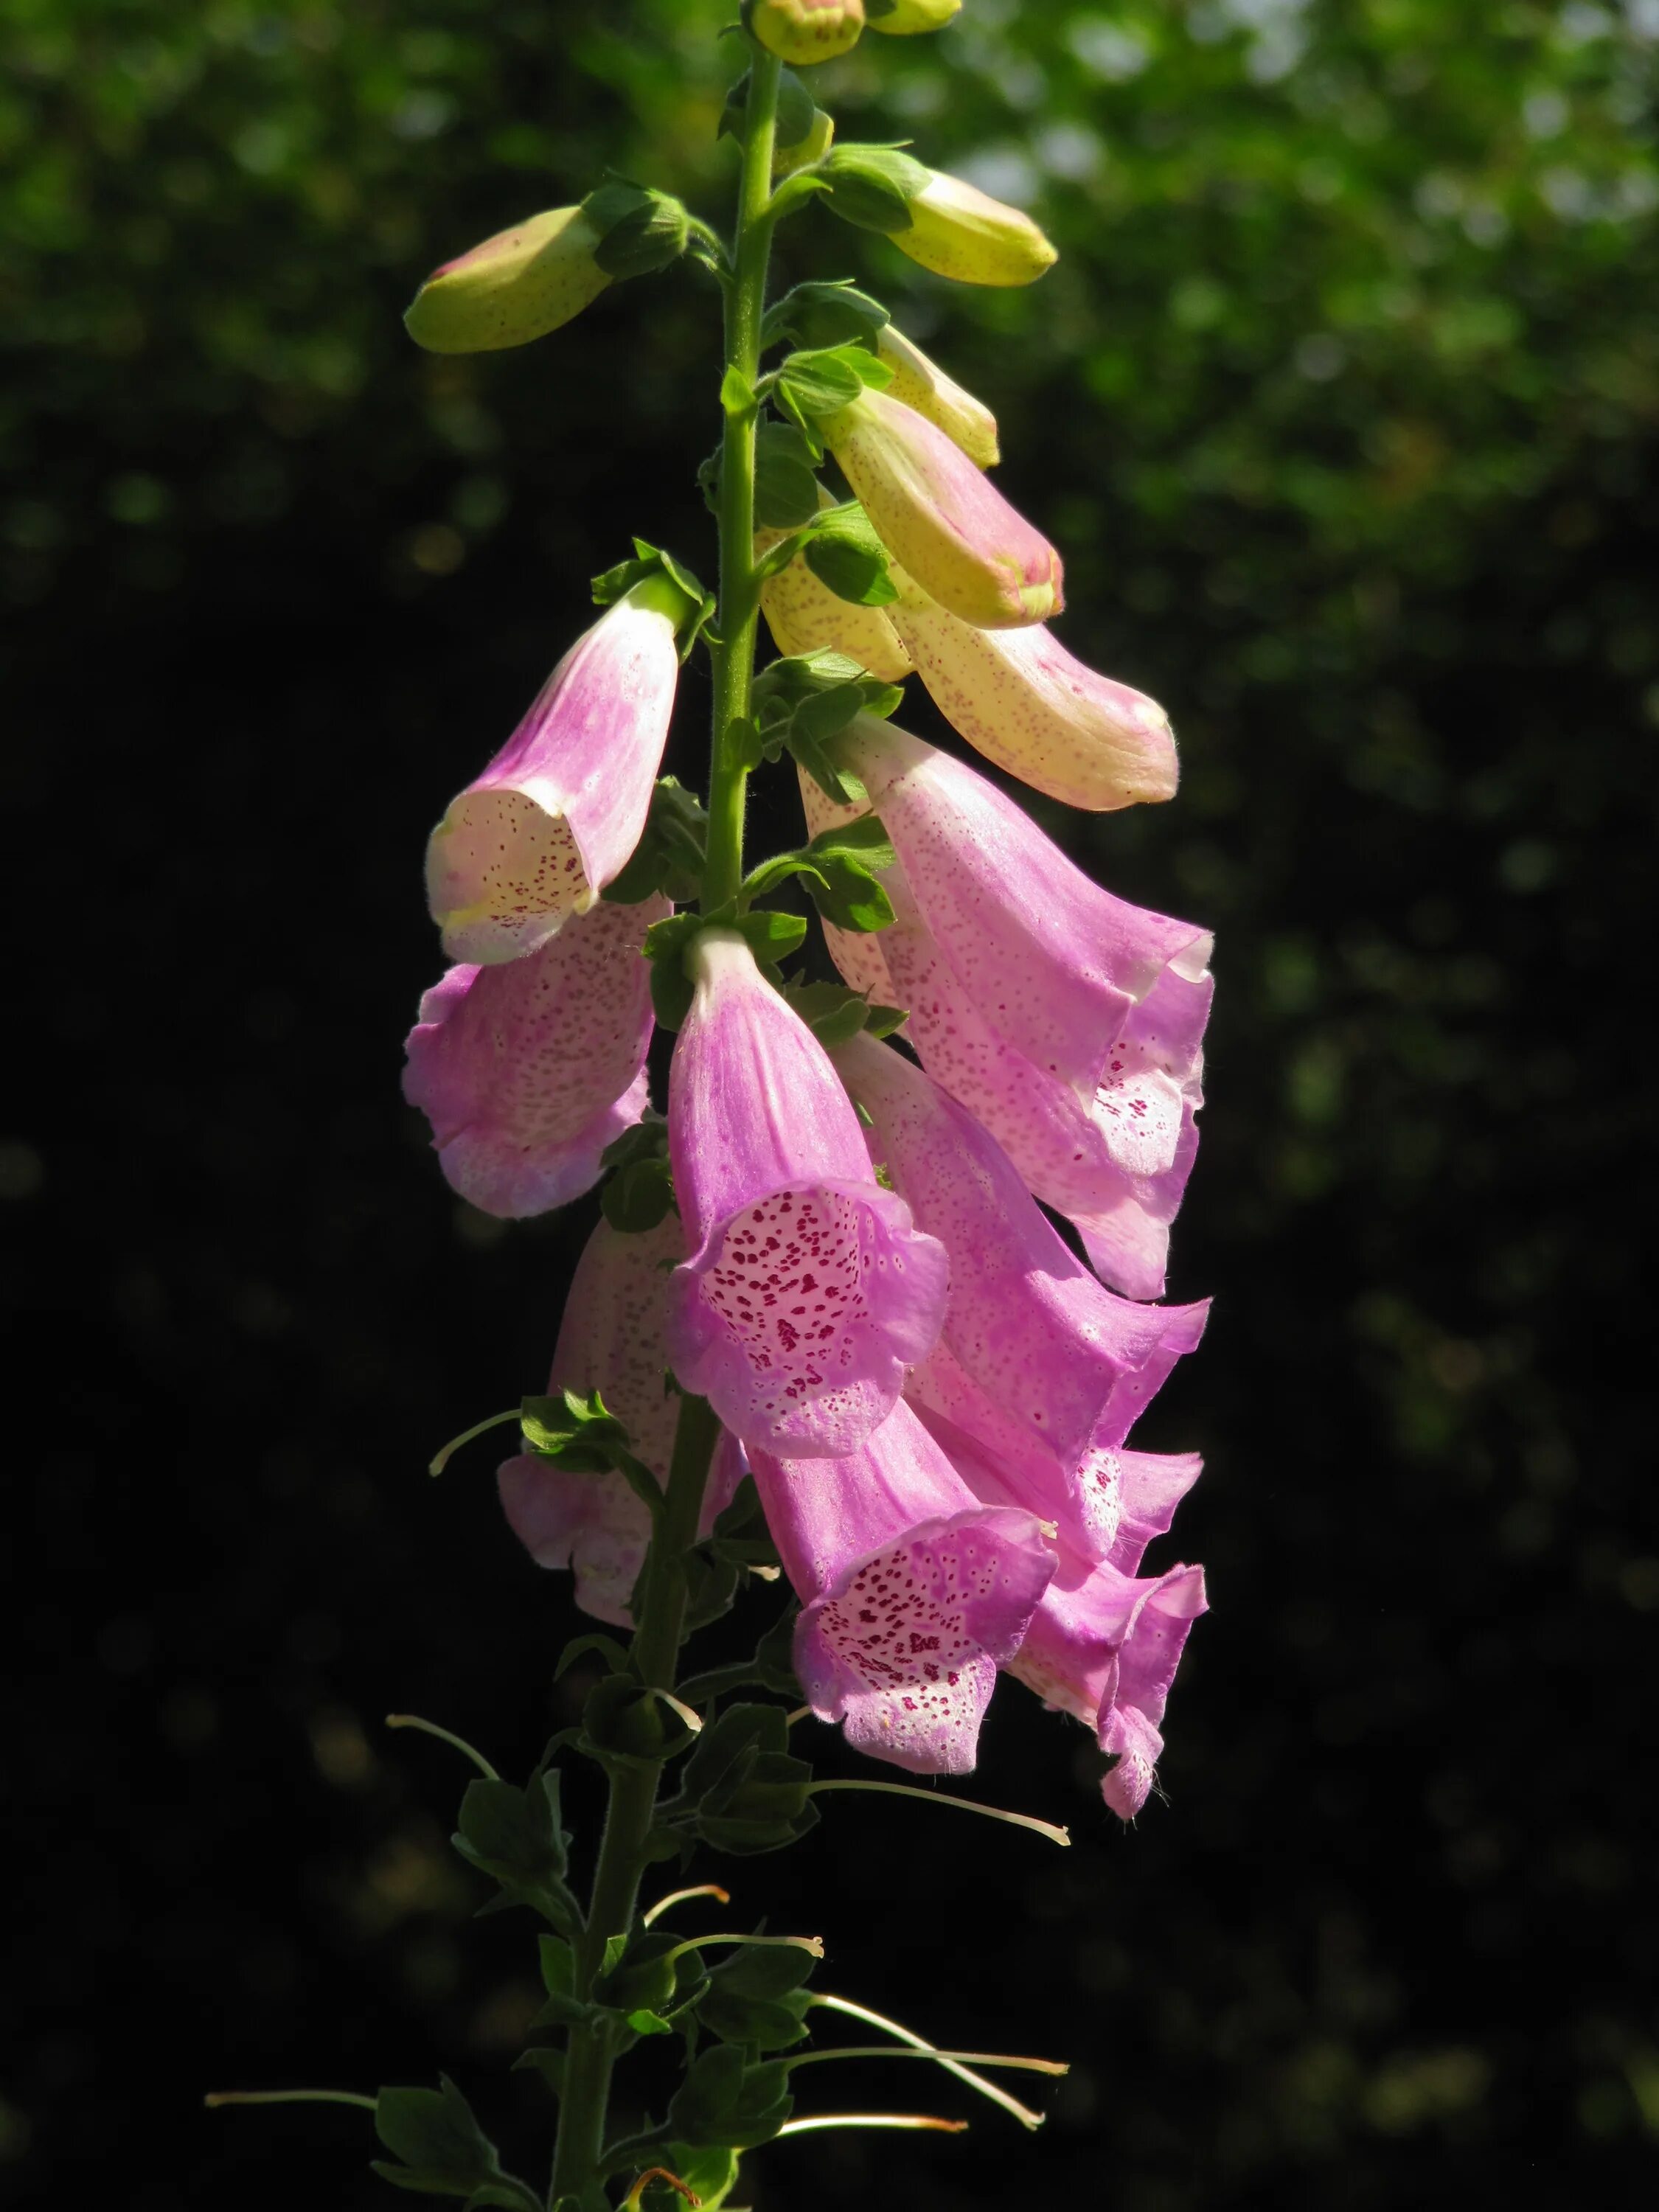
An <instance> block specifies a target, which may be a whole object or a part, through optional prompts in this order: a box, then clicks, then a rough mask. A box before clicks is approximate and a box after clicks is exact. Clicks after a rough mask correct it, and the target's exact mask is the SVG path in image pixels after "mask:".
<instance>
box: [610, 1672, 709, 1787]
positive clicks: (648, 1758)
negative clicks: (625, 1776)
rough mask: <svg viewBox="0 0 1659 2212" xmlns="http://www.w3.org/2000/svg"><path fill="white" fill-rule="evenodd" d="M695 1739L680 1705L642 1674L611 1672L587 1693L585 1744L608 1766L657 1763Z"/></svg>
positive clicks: (676, 1752) (680, 1750)
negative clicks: (646, 1681)
mask: <svg viewBox="0 0 1659 2212" xmlns="http://www.w3.org/2000/svg"><path fill="white" fill-rule="evenodd" d="M693 1741H695V1738H694V1736H693V1734H692V1731H691V1730H690V1729H689V1728H687V1726H686V1725H685V1723H684V1721H683V1720H682V1719H681V1718H680V1717H679V1715H678V1713H677V1712H676V1711H674V1708H673V1707H672V1706H671V1705H665V1703H664V1702H663V1700H662V1699H661V1698H659V1696H658V1694H657V1692H655V1691H654V1690H653V1689H648V1688H647V1686H645V1685H644V1684H643V1683H642V1682H641V1681H640V1680H638V1679H637V1678H636V1677H634V1676H631V1675H628V1674H607V1675H606V1676H605V1680H603V1681H602V1682H596V1683H595V1684H594V1686H593V1687H592V1689H591V1690H590V1691H589V1692H588V1693H587V1703H586V1705H584V1706H583V1708H582V1749H583V1750H584V1751H585V1752H586V1754H587V1755H588V1757H589V1758H590V1759H598V1760H599V1764H600V1765H602V1766H606V1767H610V1766H616V1765H623V1766H637V1765H653V1766H654V1765H657V1764H658V1763H659V1761H660V1760H662V1759H674V1758H677V1757H678V1754H679V1753H681V1752H683V1751H684V1750H685V1749H686V1747H688V1746H689V1745H690V1743H692V1742H693Z"/></svg>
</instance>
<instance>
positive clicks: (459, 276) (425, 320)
mask: <svg viewBox="0 0 1659 2212" xmlns="http://www.w3.org/2000/svg"><path fill="white" fill-rule="evenodd" d="M597 246H599V234H598V233H597V232H596V231H595V230H594V228H593V227H592V223H591V222H589V221H588V219H587V217H586V215H585V214H584V212H583V210H582V209H580V208H579V207H566V208H550V209H549V210H547V212H546V213H545V214H544V215H532V216H531V217H530V218H529V220H528V221H527V222H520V223H515V224H514V225H513V228H512V229H510V230H501V231H497V232H496V234H495V236H494V237H493V238H486V239H485V240H483V244H482V245H480V246H474V247H473V248H472V250H471V252H469V253H463V254H461V255H460V256H459V258H457V259H455V260H453V261H446V262H445V263H444V264H443V266H442V268H441V269H435V270H433V272H432V274H431V276H428V278H427V280H426V282H425V283H424V284H422V287H421V289H420V290H419V291H418V292H417V293H416V295H415V299H414V302H413V304H412V305H411V306H410V309H409V311H408V313H406V314H405V315H404V328H405V329H406V330H407V331H408V332H409V335H410V337H412V338H413V339H414V341H415V343H416V345H421V346H424V347H425V348H426V349H427V350H428V353H491V352H494V351H495V350H496V349H499V348H501V347H504V346H518V345H528V344H529V343H530V341H531V340H532V338H539V337H545V336H546V335H547V333H548V331H556V330H557V329H558V328H559V326H560V325H561V324H562V323H568V322H569V321H570V320H571V319H572V317H573V316H575V315H579V314H580V313H581V311H582V309H583V308H584V307H587V306H588V305H589V304H590V303H591V302H592V301H594V300H597V299H598V297H599V294H600V293H601V292H603V291H604V289H605V286H606V285H607V284H608V283H610V282H611V277H610V276H609V274H608V273H607V272H606V271H605V270H603V269H601V268H600V266H599V263H598V262H597V261H596V260H595V259H594V258H593V256H594V251H595V249H596V247H597Z"/></svg>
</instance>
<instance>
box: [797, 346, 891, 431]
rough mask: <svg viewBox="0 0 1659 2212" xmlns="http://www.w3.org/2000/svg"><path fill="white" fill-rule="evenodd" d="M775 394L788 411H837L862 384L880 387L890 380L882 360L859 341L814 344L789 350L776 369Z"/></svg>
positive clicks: (855, 396) (857, 391) (886, 367)
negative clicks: (801, 350) (829, 344)
mask: <svg viewBox="0 0 1659 2212" xmlns="http://www.w3.org/2000/svg"><path fill="white" fill-rule="evenodd" d="M777 378H778V380H777V384H776V386H775V397H776V398H778V400H779V401H780V403H781V404H786V405H787V406H788V408H789V410H790V412H791V413H792V414H793V413H795V412H797V411H799V413H800V414H802V415H806V416H821V415H838V414H840V412H841V410H842V408H843V407H845V406H847V405H848V404H849V403H850V402H851V401H853V400H854V399H856V398H858V396H859V394H860V392H862V391H863V389H864V387H865V386H866V384H868V385H872V386H874V387H875V388H876V389H877V390H878V391H880V390H882V389H883V388H884V386H887V385H889V384H890V383H891V382H892V380H893V372H892V370H891V369H890V368H889V367H888V365H887V363H886V362H884V361H878V359H877V358H876V356H875V355H874V354H872V353H870V352H868V351H867V350H866V349H865V348H864V347H863V346H860V345H839V346H815V347H813V348H811V349H809V350H807V351H805V352H802V353H792V354H791V355H790V356H788V358H787V360H786V361H785V362H784V363H783V365H782V367H781V368H780V369H779V370H778V372H777Z"/></svg>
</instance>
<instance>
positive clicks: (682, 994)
mask: <svg viewBox="0 0 1659 2212" xmlns="http://www.w3.org/2000/svg"><path fill="white" fill-rule="evenodd" d="M705 929H734V930H736V931H737V933H738V936H739V937H742V938H744V939H746V940H747V942H748V945H749V948H750V951H752V952H753V954H754V956H755V957H756V959H757V961H758V962H759V963H760V965H761V967H762V969H763V970H765V969H771V968H775V966H776V963H778V962H779V961H780V960H787V958H788V957H789V955H790V954H791V953H792V952H793V951H797V950H798V949H799V945H800V943H801V940H802V939H804V938H805V935H806V918H805V915H798V914H769V913H766V914H739V913H738V908H737V902H736V900H735V899H733V900H728V901H727V902H726V905H724V906H721V907H716V908H714V911H713V912H712V913H710V914H671V915H665V917H664V918H663V920H662V921H657V922H653V924H652V925H651V927H650V928H649V929H648V930H647V932H646V933H645V957H646V958H647V960H649V961H650V963H651V1002H652V1005H653V1006H654V1007H655V1009H656V1014H657V1019H658V1020H659V1022H660V1023H661V1024H662V1026H663V1027H664V1028H665V1029H668V1030H678V1029H679V1028H680V1027H682V1026H683V1024H684V1021H685V1018H686V1016H687V1014H689V1013H690V1011H691V997H692V984H691V979H690V976H689V975H687V974H686V972H685V955H686V953H687V951H689V950H690V945H691V942H692V939H694V938H696V936H698V935H699V934H700V933H702V931H703V930H705Z"/></svg>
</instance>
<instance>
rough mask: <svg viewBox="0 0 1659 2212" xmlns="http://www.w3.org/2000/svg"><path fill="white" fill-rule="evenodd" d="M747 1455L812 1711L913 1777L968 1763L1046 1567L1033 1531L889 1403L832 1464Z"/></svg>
mask: <svg viewBox="0 0 1659 2212" xmlns="http://www.w3.org/2000/svg"><path fill="white" fill-rule="evenodd" d="M750 1461H751V1464H752V1467H753V1471H754V1475H755V1481H756V1484H757V1487H758V1489H759V1491H760V1494H761V1502H762V1504H763V1505H764V1507H765V1509H766V1518H767V1523H768V1526H769V1528H770V1529H771V1532H772V1537H773V1541H774V1542H775V1544H776V1545H777V1547H778V1555H779V1557H780V1558H781V1559H782V1561H783V1565H784V1569H785V1571H786V1572H787V1575H788V1577H789V1579H790V1581H791V1583H793V1585H794V1589H795V1591H796V1594H797V1595H799V1598H800V1601H801V1605H802V1607H803V1610H802V1613H801V1616H800V1620H799V1623H798V1624H797V1626H796V1630H795V1671H796V1673H797V1674H799V1677H800V1681H801V1686H802V1688H803V1689H804V1690H805V1692H806V1696H807V1699H808V1701H809V1703H810V1704H811V1707H812V1710H813V1711H814V1712H815V1713H817V1716H818V1717H819V1719H820V1720H825V1721H839V1722H841V1723H842V1724H843V1726H844V1728H845V1729H846V1734H847V1740H848V1742H849V1743H850V1744H852V1745H854V1747H855V1748H856V1749H858V1750H860V1751H864V1752H868V1753H871V1754H872V1756H873V1757H875V1758H877V1759H891V1760H892V1761H893V1762H894V1763H895V1764H896V1765H899V1766H905V1767H908V1768H909V1769H910V1770H911V1771H912V1772H915V1773H921V1774H965V1773H968V1772H969V1771H971V1769H972V1767H973V1765H974V1759H975V1751H976V1748H977V1744H978V1738H979V1728H980V1723H981V1720H982V1719H983V1717H984V1714H985V1708H986V1706H987V1704H988V1703H989V1700H990V1696H991V1692H992V1690H993V1689H994V1686H995V1684H996V1672H997V1668H999V1667H1000V1666H1006V1665H1007V1664H1008V1663H1009V1662H1011V1661H1012V1659H1013V1657H1014V1655H1015V1653H1016V1652H1017V1650H1018V1648H1019V1644H1020V1642H1021V1639H1022V1638H1024V1635H1025V1632H1026V1630H1027V1628H1028V1626H1030V1620H1031V1616H1032V1611H1033V1608H1034V1607H1035V1606H1036V1603H1037V1601H1038V1600H1039V1599H1040V1598H1041V1596H1042V1592H1043V1590H1044V1589H1046V1587H1047V1585H1048V1579H1049V1577H1050V1575H1051V1574H1052V1573H1053V1571H1054V1553H1053V1552H1052V1550H1051V1549H1050V1548H1049V1547H1048V1545H1047V1544H1046V1543H1045V1542H1044V1541H1043V1540H1042V1530H1041V1527H1040V1524H1039V1523H1038V1522H1036V1520H1035V1519H1034V1518H1033V1517H1032V1516H1031V1515H1030V1514H1029V1513H1022V1512H1018V1511H1016V1510H1010V1509H1008V1508H1006V1507H995V1506H992V1507H987V1506H985V1505H982V1504H980V1502H979V1501H978V1500H977V1499H976V1498H975V1496H974V1493H973V1492H972V1491H971V1490H969V1487H968V1486H967V1484H966V1483H965V1482H963V1480H962V1478H961V1476H960V1475H959V1474H957V1472H956V1470H955V1469H954V1468H953V1467H952V1466H951V1462H950V1461H949V1459H948V1458H947V1457H946V1456H945V1453H944V1452H943V1451H942V1450H941V1449H940V1448H939V1445H938V1444H937V1443H935V1442H934V1441H933V1438H932V1437H930V1436H929V1435H928V1433H927V1430H926V1429H925V1428H924V1427H923V1425H921V1422H920V1421H919V1420H918V1419H917V1418H916V1416H915V1414H914V1413H911V1411H910V1410H909V1408H908V1407H907V1406H905V1405H902V1404H900V1405H898V1406H896V1407H895V1408H894V1410H893V1413H891V1415H890V1418H889V1419H887V1420H886V1421H885V1422H884V1423H883V1425H882V1426H881V1427H880V1428H878V1429H877V1430H876V1431H874V1432H873V1433H872V1435H871V1436H869V1437H866V1440H865V1442H864V1443H863V1444H862V1445H861V1446H860V1448H859V1449H858V1450H857V1451H855V1452H853V1453H850V1454H848V1455H846V1456H845V1457H843V1458H841V1459H830V1460H826V1459H813V1460H788V1459H779V1458H775V1457H774V1456H772V1455H770V1454H769V1453H766V1452H764V1451H753V1450H751V1452H750Z"/></svg>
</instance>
